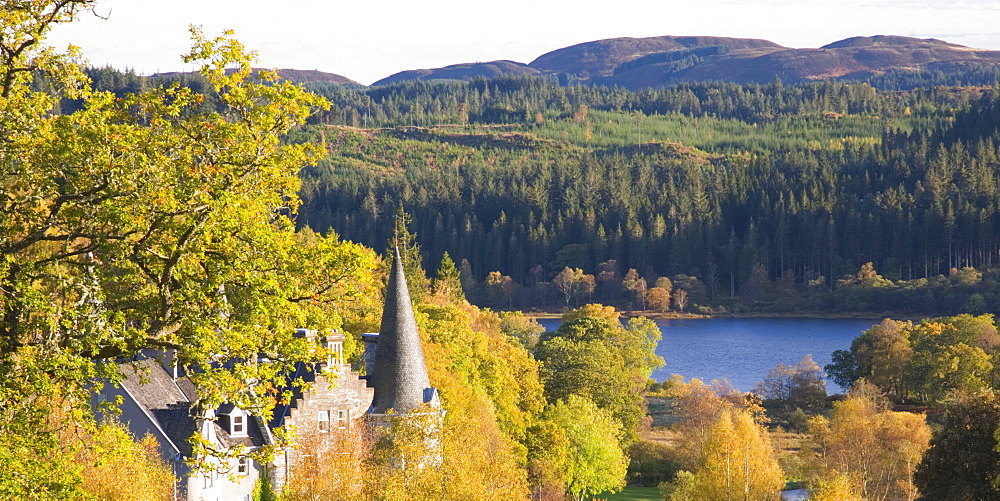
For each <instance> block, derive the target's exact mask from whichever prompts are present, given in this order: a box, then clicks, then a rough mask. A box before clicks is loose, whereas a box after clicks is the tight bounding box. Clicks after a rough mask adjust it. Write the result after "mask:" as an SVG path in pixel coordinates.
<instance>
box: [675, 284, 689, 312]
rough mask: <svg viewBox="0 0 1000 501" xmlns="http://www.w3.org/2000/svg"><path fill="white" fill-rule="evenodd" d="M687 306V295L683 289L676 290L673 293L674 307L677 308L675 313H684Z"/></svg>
mask: <svg viewBox="0 0 1000 501" xmlns="http://www.w3.org/2000/svg"><path fill="white" fill-rule="evenodd" d="M687 304H688V293H687V291H686V290H684V289H677V290H675V291H674V306H676V307H677V311H684V309H685V308H687Z"/></svg>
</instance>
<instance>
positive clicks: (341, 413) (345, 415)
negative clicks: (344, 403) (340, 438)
mask: <svg viewBox="0 0 1000 501" xmlns="http://www.w3.org/2000/svg"><path fill="white" fill-rule="evenodd" d="M349 418H350V412H349V411H347V410H346V409H340V410H338V411H337V427H338V428H346V427H347V422H348V420H349Z"/></svg>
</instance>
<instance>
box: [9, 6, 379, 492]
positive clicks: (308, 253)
mask: <svg viewBox="0 0 1000 501" xmlns="http://www.w3.org/2000/svg"><path fill="white" fill-rule="evenodd" d="M90 5H91V2H89V1H86V0H70V1H64V0H60V1H48V0H45V1H38V2H21V3H18V4H17V5H16V6H13V5H12V6H8V7H9V8H4V9H0V25H2V27H0V28H2V31H3V33H4V36H3V37H0V38H2V39H0V49H2V50H0V52H2V53H3V54H4V56H3V57H2V58H0V97H2V99H0V110H2V112H0V131H2V133H0V135H2V136H3V137H4V147H3V148H0V170H2V171H3V175H2V176H0V185H2V186H0V193H2V194H3V195H0V207H2V213H3V217H2V218H0V255H2V260H0V311H2V315H0V404H2V405H3V407H4V408H5V409H8V414H7V418H6V419H4V420H3V422H2V423H0V450H18V451H20V452H19V454H20V455H23V456H30V457H32V458H36V460H41V459H43V458H55V457H57V456H58V455H53V454H52V451H54V450H55V449H56V448H57V447H58V446H57V443H56V442H55V440H54V436H55V431H56V430H55V429H53V428H52V426H50V423H47V422H46V421H45V419H46V417H47V416H50V415H51V414H52V410H53V408H54V406H63V405H66V404H69V405H70V406H72V407H74V408H75V411H74V412H73V413H71V414H70V416H71V418H72V419H73V420H78V421H80V422H83V421H87V420H90V419H92V416H91V414H90V410H89V401H90V399H89V391H90V390H89V388H88V386H87V383H88V382H90V381H93V380H94V379H96V378H106V379H108V380H110V381H112V382H115V381H118V380H119V379H120V378H121V375H120V374H118V371H117V363H116V362H117V360H118V359H120V358H125V359H127V358H129V357H132V356H133V355H134V354H136V353H138V352H139V351H140V350H142V349H145V348H156V349H173V350H176V353H177V356H176V358H175V360H176V361H177V362H176V363H178V364H179V365H180V366H181V367H182V368H184V369H193V368H194V367H199V368H201V369H202V370H200V371H195V370H189V371H188V374H190V375H191V379H192V381H193V382H194V383H195V384H197V385H199V386H200V387H201V388H202V389H203V391H202V392H201V393H200V395H199V396H200V397H201V400H200V403H201V404H202V405H205V406H207V407H213V406H215V405H218V404H220V403H221V402H223V401H228V402H231V403H233V404H236V405H238V406H240V407H241V408H244V409H248V410H250V411H252V412H253V413H255V414H257V415H267V414H268V412H269V411H270V408H271V406H272V405H273V404H274V401H275V395H274V394H273V392H272V391H271V390H270V389H271V388H274V387H275V386H276V385H284V384H285V380H284V378H283V376H281V374H282V373H283V372H284V371H285V370H286V369H290V368H292V367H293V366H294V364H296V363H298V362H302V361H307V362H311V361H313V360H314V359H315V358H316V357H317V356H318V355H317V352H316V351H315V348H316V347H315V346H311V345H309V343H307V342H305V341H302V340H296V339H295V338H294V337H293V332H294V329H295V328H298V327H308V328H326V327H339V323H340V321H341V317H339V316H338V315H337V314H336V313H335V312H334V311H335V310H336V309H337V307H338V305H344V304H345V303H346V302H349V301H350V299H349V298H352V297H357V296H365V295H369V294H370V293H371V292H372V286H373V285H374V284H373V283H372V279H371V277H372V276H373V274H372V273H371V271H372V268H373V265H374V261H375V259H374V256H373V255H372V254H371V253H370V251H367V250H364V249H363V248H361V247H360V246H356V245H353V244H346V243H342V242H339V241H337V240H336V238H335V237H334V238H331V239H326V238H323V237H317V240H318V241H320V243H314V244H306V245H300V243H299V241H298V236H297V235H296V233H295V225H294V222H293V220H292V219H291V216H292V214H294V212H295V210H296V209H297V207H298V203H299V202H298V198H297V196H296V193H297V191H298V188H299V186H300V181H299V178H298V172H299V170H300V169H301V168H302V166H303V165H306V164H308V163H310V162H312V161H314V160H316V158H317V157H318V154H319V153H320V151H319V149H318V148H317V147H316V146H314V145H311V144H309V143H300V144H283V143H282V141H281V136H282V134H284V133H286V132H287V131H289V130H290V129H291V128H292V127H295V126H298V125H300V124H302V123H303V122H304V121H305V119H306V117H307V116H309V114H310V113H312V112H313V111H314V110H317V109H319V108H322V107H324V106H326V105H327V103H326V102H325V100H324V99H322V98H319V97H317V96H315V95H312V94H309V93H307V92H306V91H304V90H303V89H302V88H300V87H299V86H296V85H294V84H292V83H289V82H287V81H281V80H279V79H278V77H277V75H276V74H275V73H274V72H272V71H257V72H254V71H253V70H251V63H252V61H253V54H252V53H248V52H247V51H246V50H245V49H244V47H243V46H242V45H241V44H240V43H239V42H237V41H236V40H234V39H233V38H232V37H231V36H230V35H228V34H227V35H223V36H221V37H217V38H206V37H205V36H203V35H202V33H201V32H200V31H199V30H192V38H193V47H192V50H191V51H190V53H189V54H187V55H186V56H185V60H186V61H188V62H192V63H198V64H200V65H201V68H202V69H201V74H202V76H203V77H204V79H205V82H206V87H205V93H204V94H203V93H199V92H195V91H193V90H191V89H190V88H188V87H183V86H180V85H171V86H154V87H150V88H147V89H143V90H141V91H139V92H138V93H135V94H125V95H122V96H116V95H114V94H112V93H110V92H100V91H96V90H94V89H92V88H91V87H90V85H89V84H88V81H87V79H86V78H85V77H84V76H83V74H82V72H81V71H80V70H79V67H78V66H77V62H78V61H76V60H75V58H74V53H73V52H72V51H71V52H70V53H69V54H68V55H60V54H58V53H56V52H55V51H54V50H52V49H50V48H48V47H47V46H46V45H45V41H44V38H45V35H46V34H47V32H48V30H49V29H50V28H51V27H52V26H53V25H54V24H57V23H61V22H69V21H72V20H73V19H74V18H75V17H76V16H77V15H78V14H79V13H80V12H83V11H85V10H86V9H87V8H89V6H90ZM36 78H38V79H41V78H44V79H45V85H39V86H37V87H36V86H34V85H33V83H39V82H40V81H34V82H33V79H36ZM37 88H44V89H45V90H44V91H39V90H35V89H37ZM206 94H207V95H206ZM63 99H74V100H76V101H77V102H80V103H83V106H82V108H81V109H79V110H78V111H75V112H73V113H70V114H62V115H61V114H58V113H53V110H56V109H58V103H59V102H60V101H61V100H63ZM327 264H331V265H333V266H334V267H332V268H329V269H324V268H317V267H321V266H325V265H327ZM317 269H320V270H322V271H321V272H317ZM260 355H264V356H266V357H267V359H268V360H270V361H271V362H270V363H267V364H259V363H257V360H258V359H259V356H260ZM223 365H224V366H225V369H222V366H223ZM12 374H20V375H23V376H24V377H17V378H14V377H10V375H12ZM248 381H256V382H257V384H255V385H249V384H247V382H248ZM270 451H271V449H270V448H265V449H264V450H262V451H261V452H260V453H259V455H258V456H257V459H259V460H264V461H266V460H267V459H268V455H269V453H270ZM43 462H44V461H43ZM32 468H43V471H46V475H51V477H52V479H53V480H52V481H49V482H37V483H35V482H32V483H30V484H24V483H21V480H16V479H14V478H13V477H18V478H33V477H32V475H33V474H32V473H31V471H30V470H31V469H32ZM52 471H56V472H57V473H54V474H53V473H51V472H52ZM63 472H68V473H67V475H63V474H62V473H63ZM78 472H79V470H78V469H75V468H69V469H67V468H66V465H65V464H61V465H52V467H45V466H44V465H42V464H36V465H34V466H32V465H28V464H22V465H21V466H19V467H18V468H2V469H0V486H3V488H4V490H5V493H6V494H9V495H12V496H19V497H23V496H27V495H28V494H27V492H32V493H34V494H33V495H40V496H43V497H57V495H56V494H55V493H56V492H63V493H65V494H66V495H68V496H70V497H72V496H73V494H72V492H73V490H74V489H75V488H76V487H74V486H75V485H79V482H78V481H76V480H73V479H74V478H79V476H78V475H79V473H78ZM11 482H13V483H11ZM15 484H17V485H15ZM24 489H28V491H27V492H26V491H25V490H24Z"/></svg>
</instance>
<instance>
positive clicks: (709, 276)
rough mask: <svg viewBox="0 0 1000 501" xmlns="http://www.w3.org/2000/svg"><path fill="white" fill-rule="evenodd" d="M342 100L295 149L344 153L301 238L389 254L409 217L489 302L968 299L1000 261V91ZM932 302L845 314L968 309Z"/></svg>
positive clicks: (788, 89)
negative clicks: (508, 293) (658, 285)
mask: <svg viewBox="0 0 1000 501" xmlns="http://www.w3.org/2000/svg"><path fill="white" fill-rule="evenodd" d="M319 90H324V89H319ZM326 90H327V92H325V93H326V94H327V95H329V97H331V98H332V99H333V100H334V102H335V106H334V108H333V111H331V112H330V114H328V115H324V116H314V117H313V118H314V120H313V121H314V122H316V123H314V124H313V125H312V126H310V127H309V128H307V129H305V130H303V131H302V132H301V134H300V136H299V137H297V138H296V140H307V139H308V140H318V141H322V142H324V143H325V145H326V147H327V149H328V151H329V153H328V155H327V156H326V158H324V159H323V160H322V161H321V162H320V163H319V165H318V166H317V167H315V168H309V169H307V170H305V171H304V172H303V179H304V185H303V192H302V194H303V199H304V200H305V206H304V210H303V213H302V215H301V216H300V219H299V223H300V224H308V225H310V226H312V227H313V228H315V229H317V230H319V231H325V230H326V229H328V228H334V229H336V230H337V231H338V233H340V234H341V235H343V236H344V237H346V238H349V239H354V240H358V241H361V242H365V243H369V244H372V243H375V242H379V241H384V239H385V238H387V236H388V232H389V228H391V226H392V222H393V215H394V214H395V212H396V209H397V207H398V206H402V207H403V209H404V210H406V211H407V212H409V213H410V214H412V216H413V220H414V228H415V229H416V233H417V234H418V235H420V236H421V244H422V245H423V247H424V249H425V250H426V251H427V256H428V257H427V258H428V259H429V260H432V261H433V260H436V259H438V257H439V256H440V255H441V254H442V253H443V252H445V251H447V252H448V253H449V254H450V255H451V256H452V257H453V258H454V259H455V260H456V262H460V261H462V260H467V261H468V267H467V273H468V272H471V277H468V278H470V283H471V279H475V280H477V281H484V280H486V279H488V274H489V273H490V272H493V271H499V272H500V274H501V275H507V276H509V277H510V279H511V280H512V281H513V282H514V284H517V285H520V286H523V287H529V288H530V287H534V286H535V285H536V284H538V283H540V282H548V281H550V280H551V279H552V278H553V277H554V276H555V275H556V274H557V273H559V272H560V271H561V270H563V269H564V268H565V267H570V268H579V269H582V270H583V271H584V272H585V273H588V274H594V275H595V276H598V275H600V273H601V272H602V271H604V272H609V273H612V274H617V277H618V278H619V280H620V279H621V277H622V276H623V275H624V274H625V273H624V272H625V271H626V270H628V269H630V268H634V269H636V270H637V271H638V273H639V274H640V275H642V276H643V277H645V278H646V280H647V282H648V283H649V284H650V285H652V283H653V282H654V281H655V279H656V277H658V276H671V277H676V276H677V275H687V276H692V277H697V278H698V279H699V280H700V282H701V283H702V284H703V289H704V295H703V296H702V297H697V298H692V300H693V302H695V303H697V304H702V305H704V304H709V303H711V304H722V303H724V302H725V300H726V299H727V298H730V297H733V296H739V297H742V298H743V299H744V300H745V301H744V302H743V303H744V304H745V305H746V304H749V305H753V304H755V303H757V302H765V303H768V304H770V303H774V302H775V301H778V302H780V297H779V296H781V290H780V289H782V288H784V289H786V290H789V291H792V290H798V291H799V292H805V291H810V290H812V291H814V292H816V293H817V294H818V293H821V292H822V291H825V290H829V289H832V288H835V287H836V282H837V281H838V280H842V279H843V277H845V275H851V276H852V277H854V278H852V279H850V280H846V281H845V282H844V284H843V285H850V284H851V283H854V284H861V282H862V281H863V279H864V277H862V278H857V277H858V276H860V275H859V274H858V272H859V269H860V268H861V266H862V265H863V264H865V263H867V262H872V263H873V266H874V270H877V272H880V273H881V274H882V275H881V276H884V277H885V279H887V280H891V281H907V282H906V283H898V282H897V283H896V285H898V286H899V287H902V288H905V289H908V290H909V289H913V290H915V289H921V288H924V286H926V285H928V283H927V282H926V280H925V281H923V282H921V281H920V280H922V279H931V285H933V284H935V283H937V284H938V285H948V284H946V283H944V282H948V280H947V278H945V277H948V276H949V275H954V271H953V270H961V269H962V268H965V267H978V268H981V269H987V268H990V267H992V266H993V265H994V264H996V263H995V262H996V261H997V252H998V250H1000V246H998V244H1000V240H998V236H1000V214H998V213H997V211H998V208H997V200H998V198H997V190H998V185H997V167H998V162H1000V160H998V153H997V148H998V139H1000V136H998V135H997V133H996V132H997V131H996V124H997V123H998V122H997V118H998V117H1000V104H998V98H997V92H996V89H995V88H993V87H943V86H938V87H931V88H928V89H918V90H911V91H884V90H879V89H877V88H875V87H872V86H870V85H868V84H865V83H861V84H846V83H834V82H822V83H813V84H803V85H795V86H785V85H782V84H781V82H779V81H775V82H774V83H772V84H769V85H756V84H749V85H736V84H690V85H684V86H678V87H672V88H669V89H663V90H644V91H639V92H631V91H626V90H623V89H618V88H603V87H588V86H561V85H559V84H558V82H555V81H552V80H546V79H542V78H537V77H516V78H514V77H505V78H499V79H494V80H482V79H480V80H475V81H473V82H470V83H441V82H437V83H426V82H411V83H405V84H398V85H394V86H387V87H375V88H369V89H358V88H354V89H351V88H345V87H336V88H334V87H328V88H326ZM362 114H363V115H362ZM343 125H348V126H343ZM365 125H368V128H366V129H365V128H358V127H359V126H360V127H363V126H365ZM372 126H377V127H378V128H372ZM609 263H610V264H609ZM602 264H603V265H602ZM873 273H874V271H873ZM939 275H943V277H942V279H944V282H941V281H940V280H938V282H935V281H934V280H935V278H934V277H938V276H939ZM988 278H989V277H988ZM952 282H955V281H954V280H952ZM976 282H978V280H976ZM887 283H888V282H887ZM963 284H964V285H968V284H965V283H964V282H963V283H962V284H958V285H963ZM980 285H981V284H980ZM591 290H593V289H591ZM897 292H899V291H897ZM980 292H981V291H980ZM987 293H989V292H987ZM597 294H598V295H599V296H602V295H603V296H608V297H603V296H602V297H601V298H602V299H619V298H621V296H620V294H621V292H620V291H617V292H616V291H613V290H606V291H603V292H602V291H601V290H600V288H598V290H597ZM616 294H617V295H616ZM907 294H909V295H907ZM914 294H918V293H906V294H903V293H900V294H895V295H894V298H895V299H893V301H895V303H896V304H885V298H881V299H878V298H876V297H874V296H872V297H868V296H866V297H862V298H854V299H853V300H851V301H854V302H853V303H851V302H850V301H848V300H847V298H840V299H835V300H833V301H834V303H835V304H833V306H834V307H836V308H844V309H855V310H857V309H861V310H866V309H870V307H873V306H874V304H868V303H875V302H877V303H879V305H880V307H882V308H899V309H903V310H907V309H915V310H919V309H921V308H925V307H931V309H936V308H943V310H942V312H943V313H949V312H951V311H952V310H956V309H960V308H961V306H962V305H964V304H965V301H966V300H967V299H968V295H969V294H968V293H965V294H959V295H957V296H954V297H951V296H949V298H948V299H947V301H946V303H947V304H944V303H942V301H943V300H944V299H945V298H943V297H939V296H936V295H935V296H932V297H929V298H928V297H925V294H924V292H923V291H920V292H919V294H918V300H917V301H916V302H914V297H913V295H914ZM519 296H520V299H521V300H522V301H527V302H528V304H527V306H531V305H532V303H535V304H543V303H546V302H552V301H554V300H556V299H558V297H555V298H553V297H549V298H546V297H541V298H528V299H524V298H525V296H530V294H527V295H523V294H522V295H519ZM543 296H544V294H543ZM556 296H557V295H556ZM480 299H481V300H483V301H484V302H488V301H486V298H485V294H484V296H483V297H480ZM822 301H830V299H829V298H826V299H819V298H818V296H817V297H815V298H813V299H812V303H810V305H808V306H805V307H811V308H816V307H819V306H820V305H821V304H822ZM519 305H520V306H526V304H524V303H523V302H522V303H520V304H519ZM828 305H829V303H828ZM495 306H502V305H500V304H497V305H495ZM508 306H510V305H508ZM515 306H517V305H515ZM803 306H804V305H802V304H798V305H792V306H789V307H803Z"/></svg>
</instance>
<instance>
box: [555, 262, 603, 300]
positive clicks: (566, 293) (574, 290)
mask: <svg viewBox="0 0 1000 501" xmlns="http://www.w3.org/2000/svg"><path fill="white" fill-rule="evenodd" d="M552 282H553V283H555V284H556V287H557V288H558V289H559V292H562V293H563V297H565V299H566V307H569V303H570V300H574V299H575V300H579V299H581V298H582V297H583V296H589V295H590V294H592V293H593V292H594V288H595V287H596V282H595V280H594V276H593V275H587V274H585V273H584V272H583V270H581V269H580V268H570V267H568V266H567V267H566V268H564V269H563V271H561V272H559V274H558V275H556V276H555V278H553V279H552Z"/></svg>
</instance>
